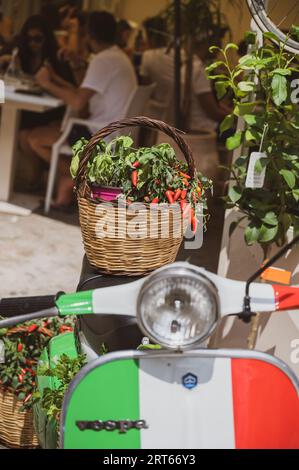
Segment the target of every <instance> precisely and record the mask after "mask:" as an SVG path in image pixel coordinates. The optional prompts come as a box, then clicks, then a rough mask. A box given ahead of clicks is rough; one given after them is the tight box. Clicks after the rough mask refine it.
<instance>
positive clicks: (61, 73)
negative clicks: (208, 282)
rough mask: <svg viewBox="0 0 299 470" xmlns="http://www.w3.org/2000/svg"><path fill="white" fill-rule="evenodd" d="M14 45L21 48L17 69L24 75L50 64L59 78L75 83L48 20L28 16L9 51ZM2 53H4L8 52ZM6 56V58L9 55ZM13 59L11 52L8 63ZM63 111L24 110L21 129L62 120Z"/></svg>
mask: <svg viewBox="0 0 299 470" xmlns="http://www.w3.org/2000/svg"><path fill="white" fill-rule="evenodd" d="M15 48H16V49H17V50H18V54H17V57H16V60H15V69H16V72H17V73H20V74H21V76H22V75H24V76H25V77H28V78H30V77H32V78H33V77H34V76H35V74H36V73H37V72H38V70H39V69H40V68H41V67H42V66H43V65H44V64H45V63H47V64H49V66H51V67H52V69H53V71H54V72H55V74H56V76H57V79H59V77H61V78H62V79H63V80H66V81H68V82H70V83H72V82H73V75H72V71H71V68H70V66H69V65H68V64H67V63H66V62H64V61H63V60H59V59H58V57H57V54H58V46H57V43H56V40H55V37H54V35H53V32H52V31H51V30H50V29H49V28H48V24H47V21H46V20H45V19H44V18H43V17H42V16H40V15H34V16H31V17H30V18H28V20H27V21H26V22H25V24H24V25H23V27H22V30H21V32H20V34H19V35H18V36H17V37H16V38H15V39H14V41H13V43H12V45H11V47H10V51H9V52H11V50H12V49H15ZM6 52H8V51H6ZM3 53H4V54H5V51H3ZM3 57H4V58H5V57H6V54H5V55H4V56H3ZM10 60H11V56H10V55H9V56H8V57H7V60H6V62H8V63H9V62H10ZM0 63H1V57H0ZM2 63H3V62H2ZM63 113H64V107H62V108H59V109H55V110H51V111H48V112H45V113H43V114H41V115H40V114H37V113H32V112H23V113H22V118H21V129H32V128H34V127H36V126H40V125H46V124H48V123H49V122H52V121H53V120H60V119H61V118H62V116H63Z"/></svg>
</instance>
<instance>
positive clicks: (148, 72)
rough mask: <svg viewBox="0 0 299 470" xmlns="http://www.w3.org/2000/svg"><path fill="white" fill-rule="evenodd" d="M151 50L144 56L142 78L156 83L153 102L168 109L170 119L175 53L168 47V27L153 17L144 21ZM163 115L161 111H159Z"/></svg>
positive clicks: (150, 110)
mask: <svg viewBox="0 0 299 470" xmlns="http://www.w3.org/2000/svg"><path fill="white" fill-rule="evenodd" d="M143 26H144V28H145V30H146V34H147V39H148V44H149V49H148V50H146V51H145V52H144V53H143V54H142V61H141V67H140V76H141V82H142V83H144V84H145V83H155V84H156V88H155V90H154V93H153V96H152V98H153V100H155V101H157V102H158V103H159V104H161V105H164V106H165V108H166V112H165V117H166V116H167V117H169V114H170V110H169V109H167V108H170V104H171V99H172V94H173V86H174V53H173V49H171V50H168V48H167V47H166V46H167V38H168V34H167V25H166V21H165V20H164V19H163V18H161V17H158V16H157V17H153V18H149V19H147V20H146V21H144V23H143ZM159 112H160V113H161V110H160V111H159ZM148 113H149V114H151V115H150V117H154V118H159V117H161V116H155V115H154V109H151V108H149V110H148Z"/></svg>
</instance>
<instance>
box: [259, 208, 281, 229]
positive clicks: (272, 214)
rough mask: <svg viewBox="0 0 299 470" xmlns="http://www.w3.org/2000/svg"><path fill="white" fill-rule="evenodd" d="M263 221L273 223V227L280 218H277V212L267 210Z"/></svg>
mask: <svg viewBox="0 0 299 470" xmlns="http://www.w3.org/2000/svg"><path fill="white" fill-rule="evenodd" d="M262 221H263V222H264V223H265V224H268V225H271V226H273V227H276V225H278V218H277V215H276V214H275V212H272V211H271V212H267V214H266V215H265V217H263V218H262Z"/></svg>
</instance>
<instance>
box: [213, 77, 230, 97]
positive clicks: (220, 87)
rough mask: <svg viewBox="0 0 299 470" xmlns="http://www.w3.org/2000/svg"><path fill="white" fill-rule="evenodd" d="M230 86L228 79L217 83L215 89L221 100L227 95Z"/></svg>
mask: <svg viewBox="0 0 299 470" xmlns="http://www.w3.org/2000/svg"><path fill="white" fill-rule="evenodd" d="M228 87H229V82H228V81H223V80H221V81H220V82H216V83H215V89H216V94H217V98H218V100H221V99H222V98H223V97H224V96H225V95H226V93H227V89H228Z"/></svg>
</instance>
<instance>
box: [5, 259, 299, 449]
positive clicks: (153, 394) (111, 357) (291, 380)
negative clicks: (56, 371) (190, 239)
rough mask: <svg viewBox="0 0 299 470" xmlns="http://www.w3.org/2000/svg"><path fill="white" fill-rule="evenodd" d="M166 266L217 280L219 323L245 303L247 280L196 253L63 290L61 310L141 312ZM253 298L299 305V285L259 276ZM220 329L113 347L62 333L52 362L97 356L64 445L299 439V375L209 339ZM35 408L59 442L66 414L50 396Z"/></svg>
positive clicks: (256, 307)
mask: <svg viewBox="0 0 299 470" xmlns="http://www.w3.org/2000/svg"><path fill="white" fill-rule="evenodd" d="M161 276H163V278H164V279H167V280H168V281H169V279H171V278H172V277H173V279H174V281H175V279H177V280H178V279H179V280H180V279H182V277H184V276H185V279H187V278H188V276H191V277H192V276H195V277H197V278H199V281H200V282H202V283H203V285H206V286H209V289H210V292H212V293H213V295H214V294H215V299H216V298H217V300H215V302H216V304H217V309H216V310H217V312H216V316H215V324H214V327H215V325H216V323H217V321H218V320H219V319H220V318H221V317H223V316H225V315H228V314H235V315H236V314H238V312H241V311H242V308H243V301H244V292H245V283H242V282H238V281H230V280H228V279H224V278H220V277H219V276H216V275H214V274H212V273H209V272H207V271H205V270H203V269H201V268H197V267H195V266H192V265H189V264H188V263H175V264H174V265H170V266H168V267H165V268H162V269H161V270H158V271H156V272H155V273H154V274H152V275H150V276H149V277H148V278H145V279H139V280H136V281H134V282H131V283H129V284H126V285H123V286H117V288H116V287H115V286H114V287H104V288H102V289H101V288H100V289H96V290H88V291H84V292H79V293H77V294H73V295H72V296H61V297H59V299H58V300H57V302H56V306H57V311H58V312H59V314H60V315H61V316H64V315H69V314H74V315H76V316H77V315H79V316H80V317H81V319H82V320H84V319H86V320H90V319H92V317H93V316H94V318H95V321H97V322H100V319H101V315H111V317H113V316H116V315H121V314H122V313H124V312H125V313H126V315H128V317H129V318H131V319H134V318H135V319H136V313H137V316H138V309H139V310H140V304H142V302H143V300H142V295H143V294H144V293H147V292H148V291H149V290H150V289H152V284H153V282H155V286H157V288H158V286H159V285H160V284H159V283H160V282H162V281H161V279H160V277H161ZM188 279H189V278H188ZM168 281H167V282H168ZM188 282H189V281H188ZM170 284H171V282H170ZM188 285H189V284H188ZM153 292H154V291H153ZM142 293H143V294H142ZM177 295H178V296H179V295H180V294H177ZM196 295H197V294H196ZM250 300H251V308H252V311H253V312H254V311H259V312H268V311H274V310H283V309H291V308H293V309H298V308H299V288H298V287H293V288H286V287H279V286H271V285H268V284H259V283H257V284H252V285H251V287H250ZM50 313H51V312H50ZM203 313H204V312H203ZM281 314H282V315H283V313H281ZM85 315H87V316H85ZM115 318H116V317H115ZM139 320H140V319H138V322H139V323H140V321H139ZM158 322H159V318H158ZM136 323H137V322H136ZM0 326H1V321H0ZM140 326H141V330H142V329H143V327H142V325H140ZM143 331H144V329H143ZM212 331H213V328H212V327H211V328H210V329H209V332H208V334H206V335H205V338H204V339H203V338H202V342H201V344H198V345H194V346H193V347H191V348H190V347H189V348H173V347H171V348H169V349H167V348H165V347H163V349H160V350H154V351H153V350H150V349H149V350H143V351H139V350H137V346H138V345H136V348H135V349H131V350H117V351H114V352H109V353H108V354H105V355H104V356H99V355H98V353H97V351H96V350H95V348H94V347H92V346H91V345H90V344H89V342H88V340H86V337H85V333H84V328H83V329H81V328H78V329H76V331H75V333H67V334H64V335H60V336H58V337H56V338H53V339H52V340H51V341H50V343H49V347H48V349H47V350H46V351H44V352H43V354H42V357H41V362H43V363H44V364H45V363H46V364H48V365H50V366H51V365H55V363H56V362H57V360H58V359H59V357H60V356H61V355H62V354H68V355H69V356H70V357H76V356H77V355H78V354H82V353H86V355H87V358H88V363H87V364H86V366H84V367H83V368H82V369H81V371H80V372H79V373H78V374H77V376H76V377H75V378H74V380H73V381H72V383H71V384H70V386H69V389H68V391H67V394H66V395H65V398H64V403H63V409H62V414H61V419H60V432H59V441H60V447H62V448H65V449H77V448H80V449H107V448H109V449H139V448H144V449H149V448H152V449H153V448H154V449H163V448H173V449H176V448H180V449H188V448H197V449H201V448H237V449H242V448H299V398H298V397H299V380H298V378H297V377H296V375H295V374H294V373H293V371H292V370H291V369H290V368H289V367H288V366H287V365H286V364H285V363H283V362H282V361H280V360H279V359H277V358H275V357H273V356H271V355H268V354H264V353H260V352H257V351H248V350H244V351H243V350H229V349H227V350H219V349H218V350H217V349H214V350H213V349H208V348H207V347H206V341H207V339H208V337H209V334H211V332H212ZM123 333H124V334H125V331H124V332H123ZM141 335H142V333H141ZM143 336H144V334H143ZM141 337H142V336H141ZM108 346H109V345H108ZM38 387H39V389H40V391H42V390H43V389H44V388H46V387H49V388H52V389H55V387H57V382H56V381H55V380H53V378H51V377H38ZM34 413H35V425H36V429H37V432H38V436H39V438H40V442H41V444H42V446H43V447H46V448H53V447H56V446H57V441H58V433H57V431H58V429H57V425H56V423H53V422H51V421H49V420H48V419H47V418H46V414H45V411H44V410H43V409H42V408H41V406H40V405H35V410H34Z"/></svg>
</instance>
